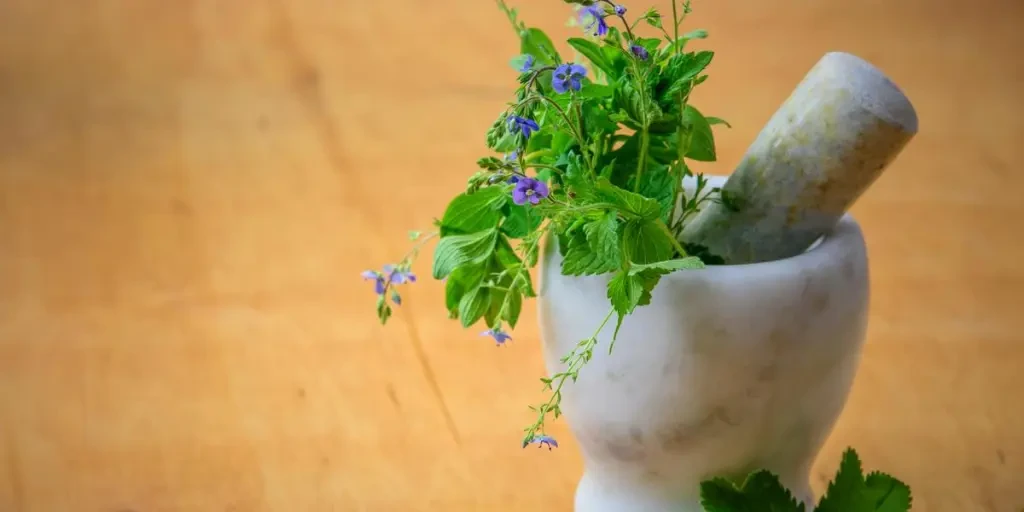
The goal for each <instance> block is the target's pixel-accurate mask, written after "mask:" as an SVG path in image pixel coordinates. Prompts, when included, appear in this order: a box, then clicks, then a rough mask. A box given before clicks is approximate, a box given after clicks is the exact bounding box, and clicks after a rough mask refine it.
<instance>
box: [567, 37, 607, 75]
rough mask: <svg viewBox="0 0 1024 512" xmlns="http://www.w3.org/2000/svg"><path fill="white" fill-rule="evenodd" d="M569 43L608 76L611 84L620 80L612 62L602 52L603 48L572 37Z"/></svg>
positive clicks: (591, 42)
mask: <svg viewBox="0 0 1024 512" xmlns="http://www.w3.org/2000/svg"><path fill="white" fill-rule="evenodd" d="M568 42H569V46H572V47H573V48H575V49H576V51H578V52H580V53H581V54H583V56H584V57H586V58H587V59H588V60H589V61H590V62H591V63H593V64H594V67H596V68H597V69H600V70H601V72H602V73H604V74H605V75H606V76H608V77H609V79H608V81H609V82H614V81H615V80H616V79H618V78H619V77H618V75H616V69H615V68H614V67H613V66H612V64H611V62H609V61H608V59H606V58H605V56H604V52H602V51H601V47H600V46H598V45H597V44H596V43H594V42H593V41H589V40H587V39H583V38H580V37H571V38H569V40H568Z"/></svg>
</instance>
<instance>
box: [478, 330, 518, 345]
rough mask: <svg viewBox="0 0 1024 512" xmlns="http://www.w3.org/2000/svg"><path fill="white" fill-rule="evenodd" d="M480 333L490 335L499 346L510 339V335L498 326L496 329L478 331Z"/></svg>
mask: <svg viewBox="0 0 1024 512" xmlns="http://www.w3.org/2000/svg"><path fill="white" fill-rule="evenodd" d="M480 335H481V336H490V337H492V338H494V341H496V342H497V343H498V346H499V347H500V346H502V345H504V344H505V342H506V341H508V340H510V339H512V336H509V335H508V333H506V332H503V331H502V330H501V328H500V327H499V328H497V329H488V330H486V331H484V332H482V333H480Z"/></svg>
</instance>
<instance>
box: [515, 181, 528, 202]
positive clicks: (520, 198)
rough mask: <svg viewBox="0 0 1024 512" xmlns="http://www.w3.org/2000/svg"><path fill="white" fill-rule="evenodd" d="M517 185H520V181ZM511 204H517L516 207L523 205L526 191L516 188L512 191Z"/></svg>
mask: <svg viewBox="0 0 1024 512" xmlns="http://www.w3.org/2000/svg"><path fill="white" fill-rule="evenodd" d="M519 183H522V181H520V182H519ZM512 202H513V203H515V204H518V205H523V204H525V203H526V189H525V188H522V187H516V188H515V189H514V190H513V191H512Z"/></svg>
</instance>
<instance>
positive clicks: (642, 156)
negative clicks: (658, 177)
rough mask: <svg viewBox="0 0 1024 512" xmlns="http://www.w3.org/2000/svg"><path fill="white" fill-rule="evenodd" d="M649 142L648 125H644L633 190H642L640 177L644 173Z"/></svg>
mask: <svg viewBox="0 0 1024 512" xmlns="http://www.w3.org/2000/svg"><path fill="white" fill-rule="evenodd" d="M649 144H650V135H649V134H648V133H647V127H646V126H644V127H643V128H642V129H641V130H640V153H638V154H637V157H636V158H637V160H636V178H635V180H636V181H635V182H634V183H633V192H639V191H640V177H641V176H643V175H644V164H646V163H647V146H648V145H649Z"/></svg>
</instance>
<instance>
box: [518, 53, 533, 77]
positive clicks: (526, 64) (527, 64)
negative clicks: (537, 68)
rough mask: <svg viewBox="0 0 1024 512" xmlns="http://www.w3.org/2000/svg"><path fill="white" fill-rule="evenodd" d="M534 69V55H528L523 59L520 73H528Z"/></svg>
mask: <svg viewBox="0 0 1024 512" xmlns="http://www.w3.org/2000/svg"><path fill="white" fill-rule="evenodd" d="M532 67H533V55H530V54H527V55H526V56H525V57H524V59H523V65H522V66H519V72H520V73H526V72H527V71H529V70H530V68H532Z"/></svg>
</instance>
